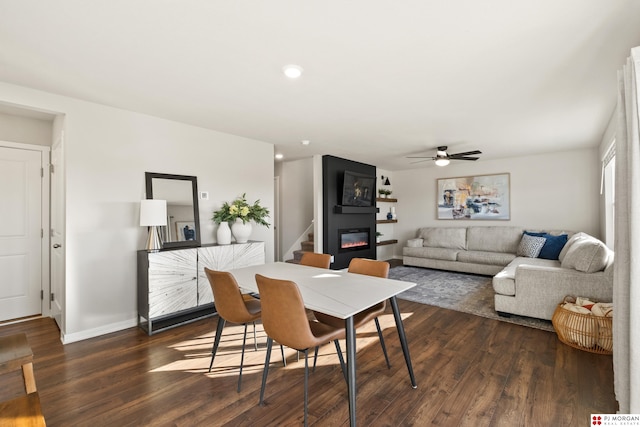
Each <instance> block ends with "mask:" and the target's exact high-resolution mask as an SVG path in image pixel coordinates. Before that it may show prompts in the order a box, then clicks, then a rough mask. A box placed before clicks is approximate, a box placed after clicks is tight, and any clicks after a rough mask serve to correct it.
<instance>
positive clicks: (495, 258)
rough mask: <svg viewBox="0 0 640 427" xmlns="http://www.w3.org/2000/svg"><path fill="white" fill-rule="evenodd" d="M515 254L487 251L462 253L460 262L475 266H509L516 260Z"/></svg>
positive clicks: (459, 254) (460, 253) (459, 256)
mask: <svg viewBox="0 0 640 427" xmlns="http://www.w3.org/2000/svg"><path fill="white" fill-rule="evenodd" d="M515 257H516V256H515V254H508V253H501V252H487V251H460V252H458V259H457V260H458V261H460V262H470V263H474V264H487V265H507V264H509V263H510V262H511V261H513V260H514V258H515Z"/></svg>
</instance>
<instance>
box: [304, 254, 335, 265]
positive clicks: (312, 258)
mask: <svg viewBox="0 0 640 427" xmlns="http://www.w3.org/2000/svg"><path fill="white" fill-rule="evenodd" d="M300 265H307V266H310V267H318V268H329V266H331V255H329V254H320V253H317V252H305V253H304V254H302V258H300Z"/></svg>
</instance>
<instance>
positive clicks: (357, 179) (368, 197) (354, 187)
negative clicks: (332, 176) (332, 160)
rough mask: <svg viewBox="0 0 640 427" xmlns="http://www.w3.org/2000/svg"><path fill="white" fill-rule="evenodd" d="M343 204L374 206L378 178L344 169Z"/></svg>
mask: <svg viewBox="0 0 640 427" xmlns="http://www.w3.org/2000/svg"><path fill="white" fill-rule="evenodd" d="M343 182H344V183H343V185H342V204H343V205H344V206H373V195H374V193H375V190H376V189H375V183H376V178H375V177H374V176H369V175H364V174H361V173H357V172H352V171H344V181H343Z"/></svg>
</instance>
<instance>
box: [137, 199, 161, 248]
mask: <svg viewBox="0 0 640 427" xmlns="http://www.w3.org/2000/svg"><path fill="white" fill-rule="evenodd" d="M163 225H167V201H166V200H153V199H145V200H141V201H140V226H141V227H149V237H148V238H147V246H146V248H145V249H146V250H147V252H158V251H159V250H160V249H162V239H161V238H160V230H159V229H158V227H160V226H163Z"/></svg>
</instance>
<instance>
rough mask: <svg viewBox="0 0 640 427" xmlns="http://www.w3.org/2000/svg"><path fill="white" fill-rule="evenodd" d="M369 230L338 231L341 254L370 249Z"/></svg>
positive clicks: (348, 229)
mask: <svg viewBox="0 0 640 427" xmlns="http://www.w3.org/2000/svg"><path fill="white" fill-rule="evenodd" d="M369 231H370V229H369V228H343V229H339V230H338V241H339V242H340V248H339V252H348V251H357V250H362V249H369Z"/></svg>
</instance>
